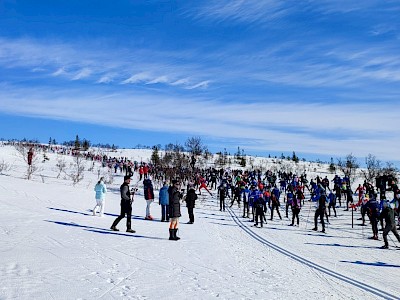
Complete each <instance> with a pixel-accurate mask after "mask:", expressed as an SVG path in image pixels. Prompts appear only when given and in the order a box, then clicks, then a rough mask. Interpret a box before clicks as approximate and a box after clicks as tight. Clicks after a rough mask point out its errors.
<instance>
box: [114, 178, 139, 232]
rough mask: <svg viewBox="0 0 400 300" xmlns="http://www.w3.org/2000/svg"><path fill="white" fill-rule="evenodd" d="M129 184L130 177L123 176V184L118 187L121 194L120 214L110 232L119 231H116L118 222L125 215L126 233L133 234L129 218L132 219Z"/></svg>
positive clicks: (131, 199)
mask: <svg viewBox="0 0 400 300" xmlns="http://www.w3.org/2000/svg"><path fill="white" fill-rule="evenodd" d="M130 182H131V177H130V176H124V183H123V184H122V185H121V187H120V192H121V213H120V215H119V216H118V218H116V219H115V221H114V223H113V224H112V225H111V230H113V231H119V230H118V229H117V225H118V223H119V221H121V220H122V219H123V218H124V217H125V214H126V232H131V233H135V230H132V228H131V217H132V201H133V198H131V196H132V197H133V195H134V193H133V194H131V191H130V189H129V183H130Z"/></svg>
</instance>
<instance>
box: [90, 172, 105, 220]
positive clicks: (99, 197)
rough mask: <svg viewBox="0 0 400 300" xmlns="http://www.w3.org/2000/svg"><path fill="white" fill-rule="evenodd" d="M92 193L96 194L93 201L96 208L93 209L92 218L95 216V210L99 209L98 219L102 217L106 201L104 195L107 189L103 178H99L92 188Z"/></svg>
mask: <svg viewBox="0 0 400 300" xmlns="http://www.w3.org/2000/svg"><path fill="white" fill-rule="evenodd" d="M94 191H95V192H96V195H95V199H96V206H95V207H94V208H93V216H95V215H96V211H97V208H99V209H100V211H99V212H100V215H99V216H100V217H103V215H104V208H105V204H106V203H105V201H106V199H105V198H106V197H105V195H106V193H107V187H106V185H105V184H104V178H103V177H101V178H100V180H99V181H98V182H97V184H96V185H95V186H94Z"/></svg>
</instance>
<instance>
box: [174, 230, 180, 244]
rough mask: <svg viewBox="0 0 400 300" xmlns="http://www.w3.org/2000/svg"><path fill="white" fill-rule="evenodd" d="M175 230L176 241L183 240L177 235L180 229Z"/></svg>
mask: <svg viewBox="0 0 400 300" xmlns="http://www.w3.org/2000/svg"><path fill="white" fill-rule="evenodd" d="M173 230H174V240H175V241H177V240H180V239H181V238H180V237H179V236H177V235H176V234H177V233H178V228H177V229H173Z"/></svg>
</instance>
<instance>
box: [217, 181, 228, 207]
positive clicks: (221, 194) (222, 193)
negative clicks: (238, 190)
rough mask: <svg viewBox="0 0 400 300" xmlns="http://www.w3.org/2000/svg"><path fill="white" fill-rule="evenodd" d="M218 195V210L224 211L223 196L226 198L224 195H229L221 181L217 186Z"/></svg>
mask: <svg viewBox="0 0 400 300" xmlns="http://www.w3.org/2000/svg"><path fill="white" fill-rule="evenodd" d="M218 196H219V210H220V211H225V198H226V196H228V197H229V194H228V192H227V189H226V183H223V184H222V185H221V186H220V187H219V188H218Z"/></svg>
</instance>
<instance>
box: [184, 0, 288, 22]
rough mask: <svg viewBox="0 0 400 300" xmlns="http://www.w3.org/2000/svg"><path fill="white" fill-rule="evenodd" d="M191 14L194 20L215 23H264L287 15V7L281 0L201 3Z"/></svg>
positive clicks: (233, 0)
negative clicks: (198, 19)
mask: <svg viewBox="0 0 400 300" xmlns="http://www.w3.org/2000/svg"><path fill="white" fill-rule="evenodd" d="M195 8H196V9H197V11H196V12H191V13H190V14H191V15H193V16H194V17H195V18H200V19H213V20H216V21H231V20H234V21H237V22H245V23H254V22H256V23H265V22H269V21H271V20H274V19H276V18H278V17H281V16H283V15H286V14H287V10H288V9H289V7H288V6H286V5H285V1H281V0H246V1H243V0H220V1H213V2H209V1H208V2H203V5H201V6H200V7H195Z"/></svg>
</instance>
